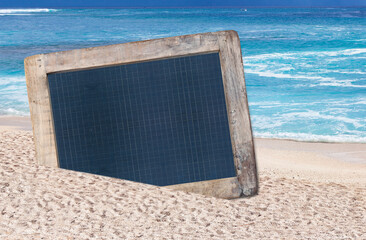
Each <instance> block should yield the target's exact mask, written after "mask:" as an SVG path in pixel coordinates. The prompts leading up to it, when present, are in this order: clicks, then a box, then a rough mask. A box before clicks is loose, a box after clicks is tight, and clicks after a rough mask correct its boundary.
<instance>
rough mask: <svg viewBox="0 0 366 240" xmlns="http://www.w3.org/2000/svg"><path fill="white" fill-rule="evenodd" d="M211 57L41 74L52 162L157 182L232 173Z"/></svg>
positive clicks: (223, 112)
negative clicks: (51, 130)
mask: <svg viewBox="0 0 366 240" xmlns="http://www.w3.org/2000/svg"><path fill="white" fill-rule="evenodd" d="M219 61H220V60H219V54H218V53H211V54H204V55H197V56H187V57H180V58H171V59H165V60H158V61H151V62H143V63H135V64H128V65H120V66H112V67H105V68H97V69H91V70H83V71H75V72H66V73H54V74H49V75H48V80H49V87H50V95H51V104H52V110H53V118H54V126H55V133H56V143H57V149H58V154H59V164H60V167H61V168H65V169H71V170H76V171H82V172H88V173H94V174H100V175H105V176H110V177H116V178H122V179H128V180H132V181H137V182H143V183H148V184H154V185H160V186H164V185H171V184H179V183H186V182H195V181H203V180H211V179H217V178H226V177H233V176H235V175H236V173H235V168H234V162H233V156H232V155H233V154H232V148H231V141H230V133H229V126H228V119H227V113H226V104H225V96H224V89H223V83H222V77H221V69H220V62H219Z"/></svg>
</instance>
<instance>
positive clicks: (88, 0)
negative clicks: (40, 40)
mask: <svg viewBox="0 0 366 240" xmlns="http://www.w3.org/2000/svg"><path fill="white" fill-rule="evenodd" d="M203 6H205V7H222V6H233V7H235V6H237V7H245V6H247V7H255V6H258V7H284V6H288V7H297V6H301V7H321V6H327V7H343V6H366V0H0V8H9V7H14V8H22V7H24V8H26V7H46V8H47V7H203Z"/></svg>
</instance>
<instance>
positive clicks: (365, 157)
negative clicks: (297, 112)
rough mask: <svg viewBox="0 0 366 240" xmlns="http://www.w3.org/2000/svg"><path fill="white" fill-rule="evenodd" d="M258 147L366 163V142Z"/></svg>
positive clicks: (4, 120) (1, 123) (10, 119)
mask: <svg viewBox="0 0 366 240" xmlns="http://www.w3.org/2000/svg"><path fill="white" fill-rule="evenodd" d="M14 130H22V131H32V124H31V120H30V117H17V116H0V131H14ZM255 147H256V148H265V149H271V150H276V151H290V152H292V151H300V152H306V153H313V154H320V155H322V156H325V157H330V158H333V159H336V160H340V161H342V162H350V163H361V164H366V150H365V149H366V143H347V142H346V143H341V142H310V141H298V140H292V139H276V138H255Z"/></svg>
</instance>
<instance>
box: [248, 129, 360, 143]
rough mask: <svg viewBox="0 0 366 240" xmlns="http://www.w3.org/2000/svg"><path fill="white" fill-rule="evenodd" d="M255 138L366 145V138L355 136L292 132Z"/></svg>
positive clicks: (259, 134) (255, 133)
mask: <svg viewBox="0 0 366 240" xmlns="http://www.w3.org/2000/svg"><path fill="white" fill-rule="evenodd" d="M254 136H255V137H259V138H279V139H291V140H299V141H309V142H358V143H366V137H360V136H355V135H346V134H339V135H335V136H333V135H317V134H311V133H292V132H281V133H268V132H264V133H258V132H254Z"/></svg>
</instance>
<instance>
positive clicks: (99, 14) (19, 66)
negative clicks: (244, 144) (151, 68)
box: [0, 8, 366, 142]
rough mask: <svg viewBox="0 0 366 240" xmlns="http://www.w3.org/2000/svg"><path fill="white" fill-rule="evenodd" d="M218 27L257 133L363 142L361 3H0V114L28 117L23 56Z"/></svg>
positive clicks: (365, 61)
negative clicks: (241, 78) (227, 33)
mask: <svg viewBox="0 0 366 240" xmlns="http://www.w3.org/2000/svg"><path fill="white" fill-rule="evenodd" d="M220 30H235V31H237V32H238V33H239V36H240V40H241V47H242V51H243V62H244V71H245V79H246V86H247V93H248V101H249V109H250V114H251V119H252V127H253V132H254V135H255V136H256V137H264V138H284V139H294V140H302V141H325V142H366V71H365V70H366V8H247V9H244V8H225V9H223V8H221V9H219V8H205V9H200V8H187V9H184V8H177V9H173V8H171V9H0V115H20V116H29V109H28V99H27V91H26V84H25V77H24V66H23V60H24V58H25V57H27V56H30V55H34V54H39V53H47V52H55V51H62V50H70V49H75V48H85V47H93V46H101V45H106V44H115V43H124V42H130V41H139V40H145V39H152V38H162V37H169V36H177V35H184V34H193V33H200V32H211V31H220Z"/></svg>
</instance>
